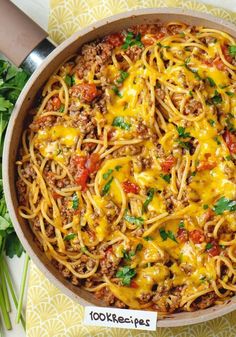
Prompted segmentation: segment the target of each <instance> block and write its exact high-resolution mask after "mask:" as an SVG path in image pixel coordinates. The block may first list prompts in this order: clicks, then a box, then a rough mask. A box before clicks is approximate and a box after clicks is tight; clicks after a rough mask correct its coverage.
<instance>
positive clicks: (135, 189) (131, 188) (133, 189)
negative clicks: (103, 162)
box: [122, 180, 140, 194]
mask: <svg viewBox="0 0 236 337" xmlns="http://www.w3.org/2000/svg"><path fill="white" fill-rule="evenodd" d="M122 187H123V190H124V191H125V192H126V193H134V194H138V193H139V191H140V187H139V186H138V185H137V184H135V183H131V181H129V180H126V181H124V182H123V183H122Z"/></svg>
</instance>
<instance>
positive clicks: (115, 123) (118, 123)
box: [112, 116, 131, 130]
mask: <svg viewBox="0 0 236 337" xmlns="http://www.w3.org/2000/svg"><path fill="white" fill-rule="evenodd" d="M112 126H117V127H119V128H121V129H123V130H129V129H130V127H131V124H128V123H126V122H125V119H124V117H121V116H117V117H115V118H114V119H113V122H112Z"/></svg>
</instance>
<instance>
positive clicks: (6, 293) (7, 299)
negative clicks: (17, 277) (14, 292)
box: [0, 257, 11, 312]
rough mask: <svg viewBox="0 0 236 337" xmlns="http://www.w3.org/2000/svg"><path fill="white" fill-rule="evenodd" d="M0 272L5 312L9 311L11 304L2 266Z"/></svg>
mask: <svg viewBox="0 0 236 337" xmlns="http://www.w3.org/2000/svg"><path fill="white" fill-rule="evenodd" d="M0 258H1V259H3V257H0ZM0 273H1V276H0V278H1V283H2V292H3V297H4V300H5V305H6V310H7V312H10V311H11V304H10V300H9V295H8V290H7V284H6V279H5V276H4V273H3V269H2V268H1V270H0Z"/></svg>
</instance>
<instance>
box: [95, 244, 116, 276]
mask: <svg viewBox="0 0 236 337" xmlns="http://www.w3.org/2000/svg"><path fill="white" fill-rule="evenodd" d="M120 260H121V258H119V257H117V256H116V255H115V254H114V253H113V252H112V251H110V250H108V251H107V252H106V253H105V256H104V258H103V259H102V260H101V261H100V267H101V273H102V274H105V275H107V276H110V277H113V276H114V275H115V273H116V271H117V268H118V266H119V264H120Z"/></svg>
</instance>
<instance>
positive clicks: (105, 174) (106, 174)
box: [102, 169, 113, 180]
mask: <svg viewBox="0 0 236 337" xmlns="http://www.w3.org/2000/svg"><path fill="white" fill-rule="evenodd" d="M112 172H113V170H112V169H109V170H107V172H105V173H103V175H102V177H103V179H105V180H107V179H108V178H109V177H110V175H111V174H112Z"/></svg>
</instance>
